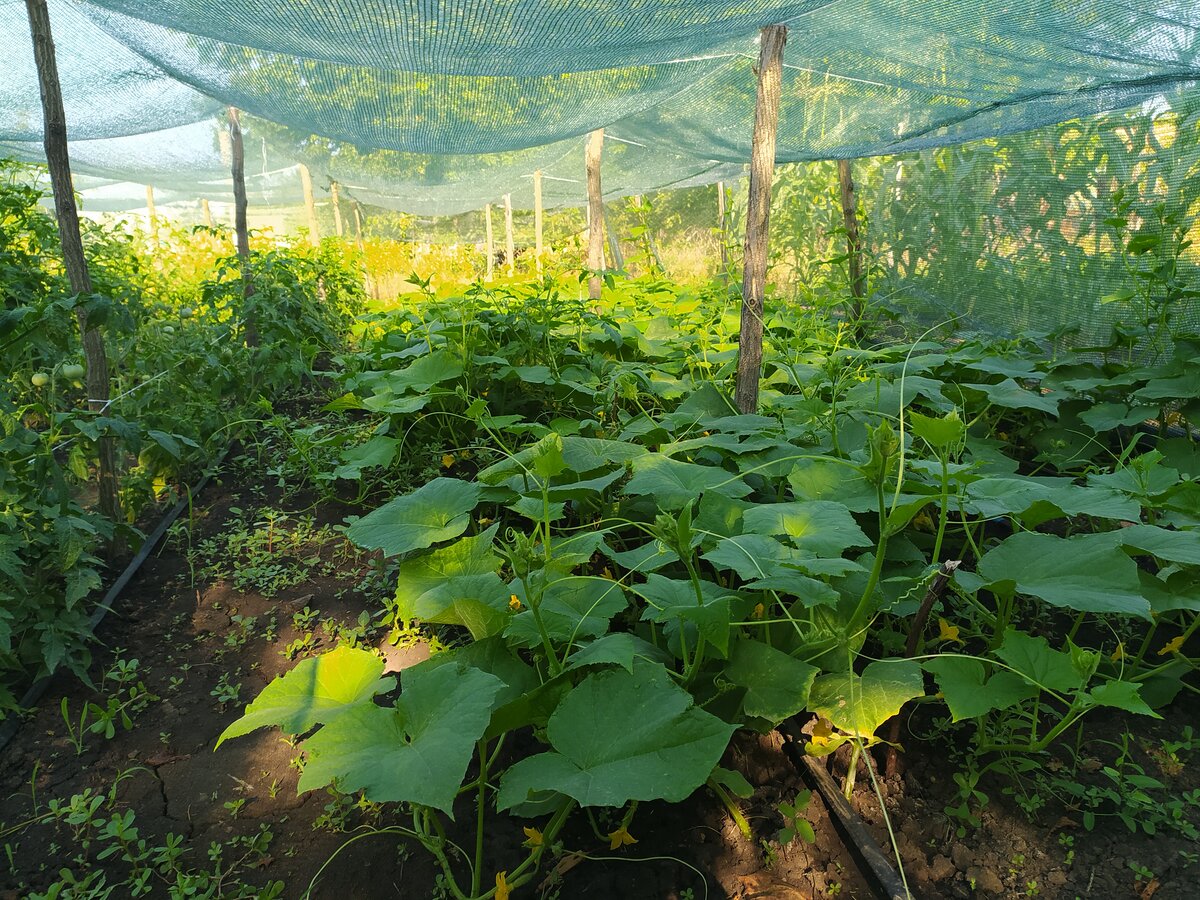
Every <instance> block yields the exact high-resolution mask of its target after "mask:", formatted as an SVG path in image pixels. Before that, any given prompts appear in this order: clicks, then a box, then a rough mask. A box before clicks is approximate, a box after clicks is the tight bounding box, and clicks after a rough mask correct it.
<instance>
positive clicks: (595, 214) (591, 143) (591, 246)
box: [584, 128, 604, 300]
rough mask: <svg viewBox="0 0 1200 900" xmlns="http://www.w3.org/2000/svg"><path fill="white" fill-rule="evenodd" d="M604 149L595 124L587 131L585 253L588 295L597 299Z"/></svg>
mask: <svg viewBox="0 0 1200 900" xmlns="http://www.w3.org/2000/svg"><path fill="white" fill-rule="evenodd" d="M603 149H604V129H603V128H597V129H596V130H595V131H593V132H592V133H591V134H589V135H588V140H587V150H586V151H585V154H584V156H585V166H586V170H587V196H588V255H587V267H588V270H589V271H591V272H592V273H593V274H592V275H591V276H590V277H589V278H588V299H589V300H599V299H600V289H601V288H602V287H603V285H604V279H603V276H601V275H600V274H599V273H600V272H602V271H603V270H604V193H603V190H602V188H601V184H600V155H601V152H602V151H603Z"/></svg>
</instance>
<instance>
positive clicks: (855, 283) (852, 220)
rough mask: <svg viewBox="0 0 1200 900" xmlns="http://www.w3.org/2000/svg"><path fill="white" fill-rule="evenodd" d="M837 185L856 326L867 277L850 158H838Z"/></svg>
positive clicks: (852, 312) (861, 310) (859, 318)
mask: <svg viewBox="0 0 1200 900" xmlns="http://www.w3.org/2000/svg"><path fill="white" fill-rule="evenodd" d="M838 187H839V189H840V190H839V193H840V194H841V198H842V218H843V219H844V220H845V223H846V257H847V259H848V261H849V270H850V294H851V296H853V297H854V305H853V306H852V307H851V310H850V314H851V316H852V317H853V319H854V321H855V328H857V327H858V325H859V323H860V322H861V320H862V315H863V298H864V297H866V294H867V278H866V273H865V272H863V265H862V239H861V238H860V237H859V233H858V202H857V201H856V200H855V198H854V176H853V172H852V171H851V168H850V160H848V159H839V160H838Z"/></svg>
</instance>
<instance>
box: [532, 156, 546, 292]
mask: <svg viewBox="0 0 1200 900" xmlns="http://www.w3.org/2000/svg"><path fill="white" fill-rule="evenodd" d="M544 249H545V248H544V247H543V245H542V170H541V169H538V170H537V171H536V172H534V173H533V255H534V259H535V262H536V265H537V274H538V278H541V277H542V252H543V251H544Z"/></svg>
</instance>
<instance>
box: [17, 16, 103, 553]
mask: <svg viewBox="0 0 1200 900" xmlns="http://www.w3.org/2000/svg"><path fill="white" fill-rule="evenodd" d="M25 9H26V11H27V12H28V14H29V31H30V34H31V35H32V37H33V56H34V61H35V62H36V63H37V70H38V84H39V87H40V90H41V95H42V117H43V121H44V123H45V124H44V127H45V130H44V138H45V141H44V146H45V151H46V167H47V168H48V169H49V170H50V185H51V188H52V190H53V192H54V212H55V217H56V218H57V220H58V236H59V240H60V241H61V243H62V252H63V267H64V268H65V269H66V270H67V280H68V282H69V283H70V285H71V291H72V293H74V294H76V295H78V296H79V297H80V298H84V297H88V296H90V295H91V293H92V277H91V273H90V272H88V264H87V258H86V257H85V256H84V255H83V237H82V236H81V235H80V233H79V210H78V208H77V207H76V206H75V191H74V189H73V188H72V186H71V158H70V154H69V152H68V150H67V117H66V113H65V112H63V99H62V88H61V86H60V85H59V80H58V62H57V60H56V59H55V55H54V37H53V34H52V33H51V31H50V13H49V12H48V11H47V9H46V0H25ZM75 317H76V319H77V320H78V321H79V331H80V333H81V334H82V336H83V337H82V339H83V357H84V362H85V363H86V364H87V375H86V384H87V395H88V409H89V411H91V412H92V413H94V414H96V415H97V416H99V415H102V414H103V413H104V412H105V410H106V409H107V408H108V398H109V385H108V357H107V355H106V354H105V350H104V338H103V337H102V336H101V334H100V330H99V329H98V328H97V327H96V326H95V325H93V324H91V323H90V322H88V314H87V309H85V308H84V307H83V306H82V305H80V306H76V307H75ZM96 449H97V453H98V456H99V467H98V481H99V484H98V488H99V501H100V512H101V513H102V514H103V515H104V516H105V518H107V519H108V520H109V521H111V522H113V523H114V524H119V523H122V522H124V517H123V516H122V515H121V495H120V484H119V483H118V481H117V452H116V445H115V443H114V441H113V438H112V436H111V435H108V434H105V435H103V436H101V438H100V439H99V441H97V444H96ZM120 545H121V542H120V540H119V539H117V540H114V542H113V546H112V550H113V551H114V552H117V551H118V550H119V548H120Z"/></svg>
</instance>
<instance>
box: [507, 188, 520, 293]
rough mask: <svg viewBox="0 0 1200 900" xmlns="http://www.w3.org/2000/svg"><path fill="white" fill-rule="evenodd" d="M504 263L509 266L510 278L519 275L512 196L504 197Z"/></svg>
mask: <svg viewBox="0 0 1200 900" xmlns="http://www.w3.org/2000/svg"><path fill="white" fill-rule="evenodd" d="M504 261H505V262H506V263H507V264H508V277H509V278H512V277H513V276H514V275H516V274H517V247H516V239H515V236H514V235H513V220H512V194H505V195H504Z"/></svg>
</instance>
